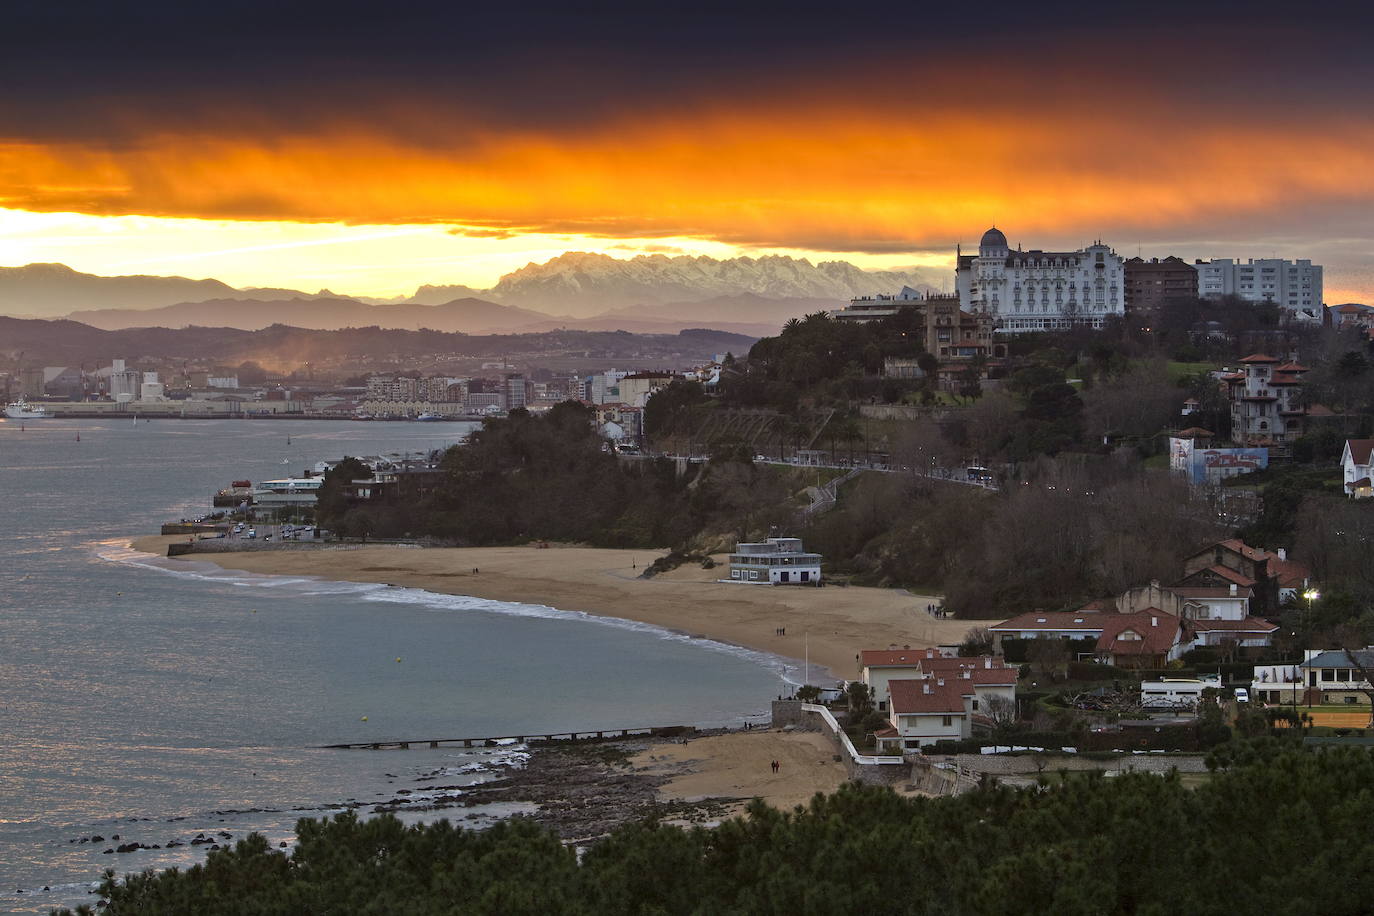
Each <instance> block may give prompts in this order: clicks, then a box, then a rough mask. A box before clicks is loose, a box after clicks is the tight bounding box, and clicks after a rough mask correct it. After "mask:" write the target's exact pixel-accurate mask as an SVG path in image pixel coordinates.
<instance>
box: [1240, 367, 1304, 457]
mask: <svg viewBox="0 0 1374 916" xmlns="http://www.w3.org/2000/svg"><path fill="white" fill-rule="evenodd" d="M1241 364H1242V366H1243V368H1242V369H1241V370H1240V371H1239V372H1232V373H1228V374H1226V375H1223V376H1222V381H1224V382H1225V383H1226V386H1227V392H1228V396H1229V397H1230V399H1231V441H1232V442H1234V443H1235V444H1236V445H1239V446H1242V447H1246V446H1270V447H1273V446H1279V447H1280V448H1281V450H1285V451H1286V450H1287V448H1288V447H1289V445H1290V444H1291V443H1292V441H1293V440H1294V439H1297V438H1298V437H1300V436H1301V435H1302V434H1303V425H1304V424H1303V421H1304V419H1305V418H1306V415H1307V411H1306V409H1305V408H1304V407H1303V403H1302V374H1303V373H1304V372H1307V371H1308V369H1307V367H1306V366H1300V365H1298V364H1297V363H1295V362H1286V363H1285V362H1281V361H1280V360H1278V359H1277V358H1275V357H1273V356H1266V355H1265V354H1263V353H1255V354H1252V355H1250V356H1247V357H1245V358H1244V359H1242V360H1241Z"/></svg>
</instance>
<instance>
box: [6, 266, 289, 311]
mask: <svg viewBox="0 0 1374 916" xmlns="http://www.w3.org/2000/svg"><path fill="white" fill-rule="evenodd" d="M230 297H237V298H241V299H286V298H291V299H295V298H302V299H303V298H312V297H311V294H310V293H305V292H301V291H300V290H294V289H254V290H236V289H234V288H233V287H232V286H229V285H228V284H227V283H222V282H220V281H219V280H190V279H187V278H186V277H150V276H142V275H139V276H128V277H101V276H97V275H95V274H84V273H81V272H80V271H76V270H72V269H71V268H70V267H68V266H67V265H65V264H28V265H25V266H23V267H0V313H4V314H8V315H16V316H21V317H23V316H30V317H40V318H48V317H58V316H62V315H66V314H68V313H69V312H74V311H79V310H83V309H93V308H101V309H107V308H135V309H149V308H159V307H161V306H166V305H173V304H175V303H178V302H197V301H203V300H206V299H216V298H218V299H224V298H230Z"/></svg>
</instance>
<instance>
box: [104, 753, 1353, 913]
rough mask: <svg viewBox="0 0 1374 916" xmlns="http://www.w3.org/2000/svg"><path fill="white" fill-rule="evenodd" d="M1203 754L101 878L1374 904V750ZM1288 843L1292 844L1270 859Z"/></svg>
mask: <svg viewBox="0 0 1374 916" xmlns="http://www.w3.org/2000/svg"><path fill="white" fill-rule="evenodd" d="M1211 762H1212V763H1213V764H1214V765H1215V766H1217V767H1218V768H1219V769H1218V771H1217V772H1216V773H1215V774H1214V776H1213V778H1212V779H1210V780H1208V781H1207V782H1206V783H1205V784H1203V785H1201V786H1199V787H1198V788H1196V789H1188V788H1185V787H1184V785H1183V783H1182V782H1181V781H1180V780H1179V778H1178V777H1177V776H1176V775H1170V776H1162V777H1161V776H1154V775H1146V774H1132V773H1127V774H1123V775H1121V776H1119V777H1116V778H1113V779H1102V778H1100V776H1095V775H1083V776H1073V775H1071V776H1068V777H1066V778H1065V779H1064V780H1063V781H1062V782H1058V783H1057V784H1055V785H1053V786H1050V785H1045V786H1041V787H1038V788H1034V789H1028V790H1013V789H1009V788H1004V787H982V788H979V789H977V790H975V791H972V792H969V793H967V794H965V795H961V796H958V797H953V798H936V799H927V798H903V797H899V796H897V795H895V794H893V793H892V792H890V791H888V790H886V789H875V788H864V787H860V786H857V785H849V786H845V787H844V788H842V789H841V790H840V791H839V792H837V793H835V794H834V795H830V796H817V797H816V798H815V799H813V800H812V802H811V804H810V805H809V806H807V807H806V808H798V809H796V810H794V811H792V812H779V811H775V810H773V809H771V808H768V807H766V806H765V805H763V804H761V803H755V804H754V805H752V806H751V807H750V809H749V816H748V817H747V818H743V819H737V820H730V821H727V822H725V823H724V824H722V825H721V826H719V827H718V828H716V829H714V830H704V829H700V828H697V829H692V830H684V829H680V828H677V827H669V826H661V825H657V824H652V823H645V824H641V825H635V826H631V827H627V828H622V829H620V830H618V831H616V832H615V833H613V834H612V835H611V836H610V837H608V838H607V839H606V840H604V841H602V842H601V843H599V844H597V845H595V846H593V847H592V848H591V849H589V850H588V851H587V852H586V853H585V855H583V856H581V858H580V859H579V855H578V853H577V852H576V851H575V850H573V849H571V848H567V847H564V846H563V845H561V844H560V843H559V842H558V840H557V838H556V837H555V836H554V834H553V833H551V832H550V831H547V830H544V829H542V828H540V827H537V826H535V825H533V824H532V823H530V822H527V821H521V820H515V821H510V822H506V823H502V824H499V825H497V826H495V827H493V828H491V829H489V830H486V831H482V832H473V831H467V830H463V829H459V828H456V827H453V826H451V825H449V824H448V823H446V822H441V823H438V824H433V825H428V826H425V825H420V826H415V827H405V826H403V825H402V824H401V823H400V822H399V821H397V820H396V819H395V818H393V817H391V816H380V817H377V818H374V819H371V820H368V821H360V820H358V819H357V818H356V817H355V816H354V815H352V814H344V815H340V816H339V817H337V818H335V819H333V820H325V821H302V822H301V823H300V825H299V827H298V835H299V837H300V845H299V846H298V847H297V848H296V849H295V850H293V851H291V852H289V853H288V852H286V851H278V850H274V849H272V848H270V847H269V846H268V844H267V843H266V842H265V841H264V840H263V839H262V838H261V837H260V836H253V837H251V838H249V839H247V840H244V841H241V842H240V843H239V844H238V845H237V846H236V847H234V848H233V849H225V850H221V851H218V852H213V853H211V854H210V856H209V858H208V860H207V861H206V863H205V864H204V865H199V866H195V867H193V868H191V869H188V870H186V871H177V870H172V871H168V872H164V873H162V874H153V873H151V872H148V873H144V874H142V875H131V876H129V877H127V878H125V879H123V880H116V879H114V878H113V877H112V878H110V879H109V880H107V881H106V882H105V884H104V886H103V888H102V891H101V892H102V895H103V896H105V897H106V898H107V899H108V900H109V905H108V907H107V908H106V909H105V910H104V912H106V913H109V914H112V916H122V914H133V913H137V914H140V916H161V914H177V916H182V914H186V913H195V914H198V916H218V914H231V913H232V914H238V913H254V914H263V916H274V914H281V916H288V914H291V916H295V914H300V913H406V914H412V916H425V914H440V913H443V914H448V913H476V914H488V913H489V914H498V913H499V914H512V913H521V914H523V913H541V914H542V913H548V914H608V913H645V914H650V913H652V914H684V916H686V914H695V913H702V914H704V913H777V914H784V913H786V914H818V916H819V914H827V916H829V914H846V913H854V914H865V916H867V914H872V913H892V912H902V913H912V914H927V913H929V914H942V916H943V914H951V913H955V914H957V913H1055V914H1066V916H1072V914H1099V913H1152V914H1164V913H1190V914H1226V916H1230V914H1235V913H1275V912H1330V913H1354V912H1362V911H1364V910H1365V909H1366V905H1367V901H1368V899H1369V886H1370V885H1369V876H1368V868H1367V866H1366V864H1365V863H1366V862H1367V861H1368V860H1369V856H1370V854H1371V852H1374V833H1371V831H1370V830H1369V824H1370V823H1371V820H1374V793H1372V792H1370V791H1369V786H1370V785H1374V755H1371V754H1370V753H1369V752H1368V751H1365V750H1363V749H1352V748H1339V749H1327V750H1323V751H1317V752H1303V751H1297V750H1293V749H1292V748H1291V746H1286V745H1284V744H1282V743H1281V742H1278V741H1275V740H1274V739H1260V740H1258V741H1255V742H1245V743H1239V744H1237V743H1234V742H1233V743H1229V744H1227V745H1224V746H1223V748H1222V749H1220V750H1219V751H1218V752H1215V753H1214V754H1213V755H1212V757H1211ZM1283 849H1292V850H1301V855H1294V856H1290V857H1285V858H1282V859H1281V860H1276V859H1275V858H1274V857H1275V855H1276V851H1277V850H1283ZM85 911H86V912H92V911H91V910H89V909H87V910H85Z"/></svg>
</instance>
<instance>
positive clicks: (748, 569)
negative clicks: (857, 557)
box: [730, 538, 821, 585]
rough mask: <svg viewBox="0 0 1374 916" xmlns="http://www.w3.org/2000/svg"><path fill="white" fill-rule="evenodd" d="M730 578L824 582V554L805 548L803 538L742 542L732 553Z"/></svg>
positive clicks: (784, 582) (781, 582)
mask: <svg viewBox="0 0 1374 916" xmlns="http://www.w3.org/2000/svg"><path fill="white" fill-rule="evenodd" d="M730 580H731V581H733V582H757V583H760V584H764V583H767V584H768V585H820V584H821V555H820V554H818V553H806V552H805V551H804V550H802V542H801V538H769V539H768V540H766V541H763V542H761V543H756V544H746V543H743V542H741V543H739V544H736V545H735V552H734V553H732V554H730Z"/></svg>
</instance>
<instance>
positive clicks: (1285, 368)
mask: <svg viewBox="0 0 1374 916" xmlns="http://www.w3.org/2000/svg"><path fill="white" fill-rule="evenodd" d="M1274 371H1275V372H1307V371H1308V368H1307V367H1306V366H1303V365H1299V364H1298V363H1297V362H1296V361H1294V360H1290V361H1288V362H1286V363H1284V364H1283V365H1282V366H1276V367H1275V368H1274Z"/></svg>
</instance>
